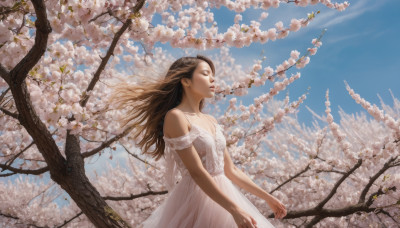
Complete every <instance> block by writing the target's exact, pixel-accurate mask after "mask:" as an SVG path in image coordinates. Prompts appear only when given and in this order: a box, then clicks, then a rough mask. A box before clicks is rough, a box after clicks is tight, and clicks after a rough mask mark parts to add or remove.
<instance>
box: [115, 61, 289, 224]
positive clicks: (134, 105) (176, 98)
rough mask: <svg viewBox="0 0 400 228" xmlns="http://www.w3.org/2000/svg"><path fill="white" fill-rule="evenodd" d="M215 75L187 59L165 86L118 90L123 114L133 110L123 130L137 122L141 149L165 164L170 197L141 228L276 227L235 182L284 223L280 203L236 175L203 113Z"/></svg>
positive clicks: (209, 66)
mask: <svg viewBox="0 0 400 228" xmlns="http://www.w3.org/2000/svg"><path fill="white" fill-rule="evenodd" d="M214 74H215V69H214V64H213V63H212V61H211V60H210V59H208V58H206V57H204V56H200V55H197V57H183V58H180V59H178V60H176V61H175V62H174V63H173V64H172V65H171V66H170V68H169V69H168V72H167V74H166V76H165V78H164V79H163V80H161V81H158V82H153V83H148V84H145V85H135V86H133V87H131V88H129V89H127V87H125V88H124V87H121V88H119V89H118V90H117V93H116V94H115V95H114V98H113V99H114V100H115V101H116V104H117V105H119V107H121V108H122V107H127V106H131V109H130V111H129V112H128V113H129V114H130V115H129V116H127V117H126V118H125V124H126V123H128V122H129V121H133V120H134V121H135V123H133V124H132V126H135V128H137V129H138V130H137V131H136V135H135V137H137V136H138V135H139V134H140V133H142V134H143V132H144V135H143V136H142V137H143V138H142V140H141V141H140V142H139V143H138V145H139V146H140V147H142V151H143V153H147V154H150V155H152V156H153V157H156V160H158V159H159V158H161V156H164V157H165V159H166V164H167V165H166V166H167V167H166V174H165V175H166V180H167V183H166V184H167V187H168V188H169V189H168V190H169V193H168V194H169V195H168V197H167V199H165V201H163V203H162V204H161V205H160V206H159V207H158V208H157V209H156V210H155V211H154V212H153V214H152V215H151V216H149V217H148V218H147V219H146V220H145V221H144V222H143V223H142V224H141V225H140V226H139V227H171V228H177V227H191V228H192V227H199V228H200V227H201V228H203V227H240V228H242V227H243V228H244V227H260V228H261V227H262V228H264V227H273V225H272V224H271V223H270V222H269V221H268V220H267V219H266V218H265V217H264V216H263V215H262V214H261V213H260V212H259V211H258V209H257V208H256V207H255V206H254V205H253V204H252V203H251V202H250V201H249V200H248V199H247V198H246V197H245V196H244V195H243V194H242V193H241V192H240V191H239V190H238V189H237V188H236V187H235V186H234V185H233V184H232V182H233V183H234V184H236V185H238V186H239V187H241V188H243V189H245V190H246V191H248V192H250V193H252V194H254V195H256V196H258V197H260V198H261V199H264V200H265V201H266V202H267V204H268V205H269V207H270V208H271V209H272V210H273V211H274V214H275V218H283V217H284V216H286V209H285V206H284V205H283V204H282V203H281V202H280V201H279V200H278V199H276V198H275V197H273V196H272V195H270V194H268V193H267V192H265V191H264V190H262V189H261V188H259V187H258V186H257V185H256V184H254V183H253V182H252V181H251V179H250V178H249V177H248V176H246V174H244V173H243V172H242V171H241V170H240V169H238V168H236V167H235V165H234V164H233V162H232V161H231V158H230V156H229V153H228V151H227V148H226V145H225V144H226V141H225V137H224V135H223V132H222V131H223V128H222V127H221V126H220V125H219V124H218V122H217V121H216V119H215V118H214V117H212V116H211V115H208V114H204V113H202V112H201V110H202V108H203V106H204V98H211V97H213V96H214V84H213V83H214ZM145 120H146V121H145ZM144 121H145V124H144V125H139V124H140V123H142V122H144ZM125 124H124V125H125ZM144 130H145V131H144ZM154 144H155V145H156V147H155V148H156V149H155V151H149V147H150V146H151V145H154ZM178 172H179V173H180V174H181V177H182V178H181V179H180V181H179V182H176V176H178V174H179V173H178Z"/></svg>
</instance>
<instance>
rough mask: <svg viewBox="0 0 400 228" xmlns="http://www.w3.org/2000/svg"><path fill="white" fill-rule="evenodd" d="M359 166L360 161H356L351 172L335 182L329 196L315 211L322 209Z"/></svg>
mask: <svg viewBox="0 0 400 228" xmlns="http://www.w3.org/2000/svg"><path fill="white" fill-rule="evenodd" d="M361 164H362V160H361V159H358V162H357V163H356V164H355V165H354V167H353V168H352V169H351V170H349V171H348V172H347V173H346V174H345V175H343V176H342V178H340V179H339V180H338V181H337V182H336V184H335V186H333V188H332V190H331V192H330V193H329V195H328V196H327V197H326V198H325V199H324V200H322V201H321V202H320V203H319V204H318V205H317V207H316V209H317V210H320V209H322V207H323V206H324V205H325V204H326V203H327V202H328V201H329V200H330V199H331V198H332V196H333V195H335V193H336V190H337V189H338V188H339V186H340V185H341V184H342V183H343V181H344V180H346V178H347V177H348V176H350V174H352V173H353V172H354V171H355V170H356V169H358V168H359V167H360V166H361Z"/></svg>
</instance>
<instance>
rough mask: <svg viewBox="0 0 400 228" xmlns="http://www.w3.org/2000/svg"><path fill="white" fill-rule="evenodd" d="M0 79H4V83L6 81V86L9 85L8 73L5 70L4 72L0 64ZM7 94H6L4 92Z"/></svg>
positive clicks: (4, 69)
mask: <svg viewBox="0 0 400 228" xmlns="http://www.w3.org/2000/svg"><path fill="white" fill-rule="evenodd" d="M0 77H2V78H3V79H4V81H6V82H7V84H10V83H11V81H10V72H8V71H7V70H6V68H4V67H3V65H1V64H0ZM8 90H9V88H8V89H7V91H8ZM6 93H7V92H6ZM1 99H3V98H2V97H1ZM1 99H0V100H1Z"/></svg>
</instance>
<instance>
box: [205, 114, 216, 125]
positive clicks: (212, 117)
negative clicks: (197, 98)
mask: <svg viewBox="0 0 400 228" xmlns="http://www.w3.org/2000/svg"><path fill="white" fill-rule="evenodd" d="M206 115H207V116H208V117H209V118H210V119H211V120H212V121H213V122H214V123H216V124H218V121H217V119H215V117H214V116H212V115H210V114H206Z"/></svg>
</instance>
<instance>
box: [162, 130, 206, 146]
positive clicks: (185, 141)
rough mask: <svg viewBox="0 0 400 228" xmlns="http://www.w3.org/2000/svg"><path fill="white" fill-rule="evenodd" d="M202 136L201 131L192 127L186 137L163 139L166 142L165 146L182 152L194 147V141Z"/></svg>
mask: <svg viewBox="0 0 400 228" xmlns="http://www.w3.org/2000/svg"><path fill="white" fill-rule="evenodd" d="M199 135H200V131H199V130H198V129H197V128H196V127H195V126H194V125H192V126H191V128H190V131H189V132H188V133H186V134H185V135H182V136H179V137H175V138H168V137H165V136H164V137H163V138H164V141H165V146H166V147H169V148H171V149H172V150H182V149H185V148H188V147H190V146H191V145H192V143H193V141H194V140H195V139H196V138H197V137H198V136H199Z"/></svg>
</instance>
